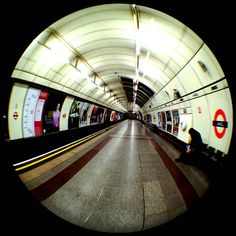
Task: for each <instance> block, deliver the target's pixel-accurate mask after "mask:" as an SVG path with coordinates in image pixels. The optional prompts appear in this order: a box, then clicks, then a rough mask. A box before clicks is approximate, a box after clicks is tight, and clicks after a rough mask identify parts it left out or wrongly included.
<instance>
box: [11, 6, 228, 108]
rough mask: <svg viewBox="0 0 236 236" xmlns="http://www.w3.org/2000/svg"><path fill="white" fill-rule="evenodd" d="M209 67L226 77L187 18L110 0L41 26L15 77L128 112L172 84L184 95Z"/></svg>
mask: <svg viewBox="0 0 236 236" xmlns="http://www.w3.org/2000/svg"><path fill="white" fill-rule="evenodd" d="M200 63H201V64H200ZM199 65H201V66H199ZM204 67H205V68H207V70H208V71H209V69H210V70H211V73H210V74H208V75H207V76H210V77H212V78H214V80H217V79H220V78H222V77H223V76H224V74H223V71H222V70H221V67H220V65H219V64H218V62H217V60H216V59H215V57H214V55H213V54H212V53H211V51H210V50H209V49H208V47H207V46H206V45H205V44H204V42H203V41H202V40H201V39H200V38H199V37H198V36H197V35H196V34H195V33H194V32H193V31H192V30H191V29H189V28H188V27H187V26H186V25H184V24H183V23H181V22H179V21H178V20H176V19H174V18H173V17H171V16H169V15H167V14H165V13H162V12H160V11H158V10H154V9H151V8H148V7H144V6H139V5H138V6H137V5H129V4H105V5H98V6H94V7H89V8H86V9H83V10H80V11H77V12H74V13H72V14H70V15H68V16H66V17H64V18H62V19H60V20H58V21H57V22H55V23H54V24H52V25H50V26H49V27H48V28H47V29H45V30H44V31H43V32H41V34H40V35H38V37H37V38H36V39H35V40H34V41H33V42H32V43H31V44H30V45H29V47H28V48H27V49H26V50H25V52H24V54H23V55H22V57H21V58H20V60H19V61H18V63H17V65H16V67H15V69H14V71H13V73H12V77H13V78H17V79H22V80H26V81H29V82H33V83H37V84H41V85H44V86H48V87H51V88H54V89H57V90H60V91H64V92H66V93H68V94H72V95H75V96H78V97H81V98H84V99H87V100H89V101H92V102H95V103H98V104H101V105H105V106H107V107H110V108H112V109H115V110H118V111H121V112H125V111H128V110H132V109H134V107H135V109H138V110H140V109H144V108H145V104H146V106H149V107H150V104H153V103H154V104H155V105H156V106H158V105H160V104H164V103H165V102H168V101H170V100H171V99H172V97H171V96H170V93H171V92H172V90H173V88H175V87H178V90H180V92H181V94H182V95H184V94H187V93H190V92H191V91H193V90H194V89H197V88H201V87H203V86H204V85H206V84H203V82H202V81H201V79H200V77H202V75H204V76H206V74H207V73H205V72H206V71H204ZM204 73H205V74H204ZM186 77H189V78H190V79H191V83H193V86H190V85H189V84H188V83H187V84H186V82H185V81H184V79H185V80H186ZM122 78H126V81H129V90H127V86H125V85H124V82H123V80H124V79H122ZM183 81H184V82H183ZM189 82H190V80H189ZM204 83H205V82H204ZM209 83H212V79H211V80H209ZM132 86H133V88H131V87H132ZM145 90H146V92H145ZM147 90H148V91H147Z"/></svg>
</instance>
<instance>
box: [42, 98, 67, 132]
mask: <svg viewBox="0 0 236 236" xmlns="http://www.w3.org/2000/svg"><path fill="white" fill-rule="evenodd" d="M64 100H65V96H60V95H58V94H49V95H48V99H47V102H46V104H45V112H44V115H43V133H50V132H56V131H59V123H60V122H59V121H60V115H61V107H62V104H63V102H64Z"/></svg>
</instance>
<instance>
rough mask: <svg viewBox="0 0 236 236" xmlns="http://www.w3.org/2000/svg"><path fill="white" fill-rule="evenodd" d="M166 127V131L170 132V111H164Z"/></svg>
mask: <svg viewBox="0 0 236 236" xmlns="http://www.w3.org/2000/svg"><path fill="white" fill-rule="evenodd" d="M166 127H167V132H169V133H172V117H171V113H170V111H166Z"/></svg>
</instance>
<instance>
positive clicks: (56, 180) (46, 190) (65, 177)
mask: <svg viewBox="0 0 236 236" xmlns="http://www.w3.org/2000/svg"><path fill="white" fill-rule="evenodd" d="M111 139H112V137H107V138H106V139H105V140H103V141H102V142H101V143H99V144H98V145H96V146H95V147H94V148H93V149H91V150H90V151H88V152H87V153H86V154H85V155H83V156H82V157H81V158H80V159H78V160H77V161H75V162H74V163H73V164H71V165H70V166H68V167H67V168H66V169H64V170H63V171H61V172H60V173H58V174H57V175H55V176H54V177H52V178H51V179H49V180H48V181H46V182H45V183H43V184H42V185H40V186H38V187H36V188H34V189H32V190H31V193H32V194H33V195H34V196H35V198H36V199H37V200H38V201H40V202H41V201H43V200H45V199H46V198H48V197H49V196H50V195H51V194H53V193H54V192H56V191H57V190H58V189H59V188H61V186H62V185H63V184H65V183H66V182H67V181H69V180H70V179H71V178H72V177H73V176H74V175H75V174H76V173H78V171H79V170H80V169H81V168H83V167H84V166H85V165H86V164H87V163H88V162H89V161H90V160H91V159H92V158H93V157H94V156H95V155H96V154H97V153H98V152H99V151H100V150H101V149H102V148H103V147H104V146H105V145H106V144H107V143H108V142H109V141H110V140H111Z"/></svg>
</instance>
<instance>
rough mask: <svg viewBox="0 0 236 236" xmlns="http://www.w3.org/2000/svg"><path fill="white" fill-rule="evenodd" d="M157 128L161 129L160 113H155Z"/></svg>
mask: <svg viewBox="0 0 236 236" xmlns="http://www.w3.org/2000/svg"><path fill="white" fill-rule="evenodd" d="M157 127H158V129H161V112H157Z"/></svg>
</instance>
